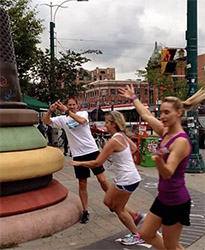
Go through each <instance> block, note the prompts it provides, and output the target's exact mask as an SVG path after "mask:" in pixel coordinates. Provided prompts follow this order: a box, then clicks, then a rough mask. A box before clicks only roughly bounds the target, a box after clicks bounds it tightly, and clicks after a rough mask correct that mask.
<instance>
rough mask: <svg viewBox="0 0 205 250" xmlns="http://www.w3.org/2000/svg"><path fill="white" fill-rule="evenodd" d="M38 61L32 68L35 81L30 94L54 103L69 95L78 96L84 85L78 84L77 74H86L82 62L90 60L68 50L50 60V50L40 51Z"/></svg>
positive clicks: (30, 87) (30, 88)
mask: <svg viewBox="0 0 205 250" xmlns="http://www.w3.org/2000/svg"><path fill="white" fill-rule="evenodd" d="M38 54H39V55H38V61H37V62H36V64H35V65H34V67H33V69H32V73H31V74H32V79H33V82H32V84H30V86H29V89H28V94H29V95H32V96H33V97H35V98H39V99H40V100H42V101H44V102H47V103H52V102H54V101H57V100H58V99H60V100H61V101H63V100H65V99H66V98H67V97H68V96H78V94H79V91H80V90H82V85H80V84H78V85H76V82H75V80H76V75H77V74H78V73H80V74H83V73H84V74H86V71H84V69H83V68H82V64H83V63H86V62H88V61H90V59H87V58H86V57H84V56H83V55H82V54H80V53H76V52H74V51H71V50H67V51H66V53H61V57H60V58H59V59H58V58H54V59H53V61H51V60H50V51H49V50H46V51H45V52H43V51H39V52H38Z"/></svg>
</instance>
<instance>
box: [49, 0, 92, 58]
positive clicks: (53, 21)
mask: <svg viewBox="0 0 205 250" xmlns="http://www.w3.org/2000/svg"><path fill="white" fill-rule="evenodd" d="M71 1H77V2H85V1H88V0H65V1H63V2H62V3H61V4H55V5H53V4H52V2H51V3H50V4H44V5H47V6H48V7H50V55H51V61H53V59H54V56H55V52H54V47H55V45H54V39H55V38H54V29H55V17H56V13H57V11H58V9H59V8H67V6H63V4H65V3H67V2H71ZM53 7H57V8H56V10H55V12H54V15H53Z"/></svg>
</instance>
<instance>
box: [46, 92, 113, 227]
mask: <svg viewBox="0 0 205 250" xmlns="http://www.w3.org/2000/svg"><path fill="white" fill-rule="evenodd" d="M56 109H58V110H60V111H61V112H65V114H66V115H61V116H58V117H54V118H51V113H52V112H53V111H54V110H56ZM43 122H44V123H46V124H49V125H50V126H51V127H53V128H62V129H64V130H65V133H66V136H67V139H68V141H69V145H70V150H71V154H72V157H73V159H74V160H76V161H85V160H95V159H96V158H97V156H98V154H99V149H98V147H97V145H96V143H95V140H94V138H93V136H92V134H91V130H90V126H89V119H88V113H87V111H78V105H77V99H76V98H75V97H69V98H68V99H67V100H66V104H65V105H64V104H63V103H61V102H60V101H57V102H55V103H54V104H52V105H51V106H50V108H49V110H48V112H47V113H46V114H45V116H44V118H43ZM74 170H75V176H76V178H77V179H78V183H79V196H80V199H81V202H82V206H83V214H82V218H81V223H83V224H85V223H87V222H88V220H89V212H88V192H87V178H89V177H90V170H89V169H86V168H84V167H81V166H74ZM104 171H105V169H104V168H103V166H102V165H100V166H99V167H98V168H96V169H93V171H92V172H93V173H94V175H95V176H96V177H97V180H98V182H99V183H100V185H101V187H102V189H103V190H104V191H105V192H106V191H107V189H108V186H109V184H108V182H107V180H106V178H105V175H104Z"/></svg>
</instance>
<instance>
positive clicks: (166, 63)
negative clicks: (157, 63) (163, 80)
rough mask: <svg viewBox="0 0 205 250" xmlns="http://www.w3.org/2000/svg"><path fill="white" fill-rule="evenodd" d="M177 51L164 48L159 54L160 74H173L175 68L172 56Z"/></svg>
mask: <svg viewBox="0 0 205 250" xmlns="http://www.w3.org/2000/svg"><path fill="white" fill-rule="evenodd" d="M176 51H177V49H171V48H164V49H162V52H161V73H162V74H164V75H169V74H173V73H174V70H175V68H176V64H177V63H176V62H175V61H174V56H175V54H176Z"/></svg>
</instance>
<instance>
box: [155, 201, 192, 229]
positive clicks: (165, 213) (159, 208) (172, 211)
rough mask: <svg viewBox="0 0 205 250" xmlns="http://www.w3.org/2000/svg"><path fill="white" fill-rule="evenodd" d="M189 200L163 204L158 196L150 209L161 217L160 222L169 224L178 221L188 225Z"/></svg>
mask: <svg viewBox="0 0 205 250" xmlns="http://www.w3.org/2000/svg"><path fill="white" fill-rule="evenodd" d="M190 210H191V200H188V201H187V202H185V203H182V204H180V205H174V206H167V205H164V204H163V203H162V202H161V201H159V200H158V198H156V199H155V201H154V203H153V204H152V207H151V208H150V211H151V212H152V213H153V214H155V215H157V216H159V217H161V218H162V224H163V225H165V226H171V225H174V224H176V223H178V222H180V223H181V224H182V225H185V226H190V218H189V215H190Z"/></svg>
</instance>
